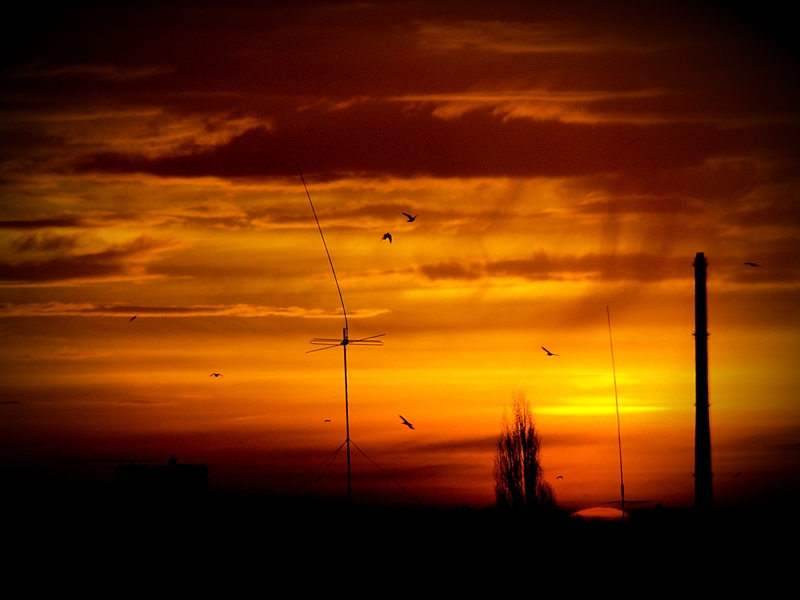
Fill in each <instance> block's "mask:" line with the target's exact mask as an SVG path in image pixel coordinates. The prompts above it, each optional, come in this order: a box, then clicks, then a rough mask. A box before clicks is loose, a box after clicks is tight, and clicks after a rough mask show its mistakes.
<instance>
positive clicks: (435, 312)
mask: <svg viewBox="0 0 800 600" xmlns="http://www.w3.org/2000/svg"><path fill="white" fill-rule="evenodd" d="M531 4H533V3H528V2H519V3H514V2H500V3H495V4H493V5H491V6H489V5H487V3H485V2H474V3H470V2H466V3H465V2H450V3H448V2H438V3H435V7H430V6H428V5H427V3H421V2H403V1H400V2H392V3H379V2H378V3H357V2H352V3H345V2H324V3H323V2H303V3H298V2H292V3H285V4H284V5H281V6H280V7H276V6H275V4H274V3H270V5H269V7H263V8H260V9H258V8H253V7H252V6H249V5H241V6H239V5H237V4H236V3H225V4H224V5H222V4H219V5H217V4H215V3H205V4H204V5H203V6H201V7H197V6H191V7H187V6H185V5H178V4H170V3H168V5H166V6H165V5H163V4H152V5H150V4H147V3H145V4H144V5H143V4H142V3H137V4H135V5H134V4H131V5H130V6H117V7H103V8H96V7H92V8H91V10H90V9H89V8H88V7H87V8H85V9H77V10H74V11H73V10H72V9H71V10H70V11H69V12H67V11H66V10H65V11H64V12H61V13H59V12H58V11H56V12H54V13H52V14H50V15H48V16H46V17H42V16H41V15H39V14H31V15H28V16H26V15H25V14H22V15H21V16H20V17H19V22H18V23H17V26H18V27H19V28H20V29H21V30H24V31H26V32H29V35H23V36H20V37H21V38H22V40H21V41H17V42H15V43H14V44H13V45H11V46H10V47H9V48H7V50H5V51H4V56H5V58H4V61H3V66H2V71H0V77H1V78H2V79H1V80H0V81H2V84H1V86H0V94H1V96H0V98H2V111H0V132H1V135H0V174H1V176H0V336H2V340H3V343H2V346H0V370H1V372H0V374H1V375H2V378H1V379H0V381H1V382H2V383H0V465H2V466H3V467H21V466H25V467H38V468H47V469H50V470H52V471H58V469H59V468H63V469H66V470H68V472H69V474H68V475H67V476H68V477H69V476H75V477H77V478H81V477H90V476H97V477H103V476H108V472H106V471H103V469H102V468H101V467H93V468H94V469H95V472H93V473H92V474H86V473H78V471H79V469H78V468H77V467H76V466H75V465H86V464H95V463H85V462H74V461H101V460H108V461H114V460H118V459H131V458H136V459H151V460H154V461H159V462H160V461H163V462H166V460H167V458H168V457H169V456H170V455H175V456H177V457H178V458H179V460H180V461H181V462H203V463H206V464H208V465H209V469H210V480H211V481H210V483H211V485H212V487H216V489H250V490H256V491H269V492H274V493H279V494H289V493H291V492H292V491H293V490H294V489H295V488H296V487H297V486H298V485H299V484H300V483H301V482H302V481H303V480H304V479H305V478H306V477H307V476H308V475H309V474H311V472H312V471H313V470H314V469H315V468H316V467H317V466H318V465H320V464H321V463H322V462H323V461H324V460H325V458H326V457H328V456H329V455H330V454H331V453H332V452H333V451H335V450H336V448H337V447H338V446H339V445H340V444H341V443H342V442H343V441H344V438H345V433H344V392H343V380H342V379H343V378H342V352H341V350H340V349H338V348H335V349H332V350H327V351H324V352H317V353H313V354H306V351H307V350H309V349H312V348H313V347H312V346H310V345H309V343H308V342H309V340H310V339H311V338H313V337H336V336H339V335H340V334H341V330H342V327H343V319H342V314H341V306H340V304H339V298H338V295H337V292H336V287H335V285H334V282H333V278H332V277H331V272H330V267H329V264H328V262H327V258H326V256H325V250H324V248H323V245H322V242H321V240H320V237H319V233H318V231H317V228H316V224H315V222H314V219H313V215H312V213H311V209H310V207H309V203H308V199H307V198H306V195H305V191H304V189H303V185H302V182H301V180H300V178H299V176H298V173H297V169H296V166H295V161H297V162H298V163H299V164H300V166H301V168H302V169H303V174H304V176H305V179H306V182H307V183H308V187H309V191H310V193H311V197H312V199H313V201H314V204H315V207H316V210H317V214H318V216H319V219H320V223H321V225H322V228H323V231H324V232H325V236H326V240H327V244H328V248H329V249H330V252H331V254H332V257H333V261H334V264H335V266H336V269H337V274H338V278H339V282H340V284H341V288H342V292H343V294H344V299H345V303H346V306H347V310H348V316H349V323H350V336H351V337H352V338H360V337H365V336H369V335H375V334H379V333H385V334H386V335H385V337H384V338H382V339H383V340H384V346H383V347H381V348H351V350H349V351H348V365H349V383H350V401H351V419H352V423H351V426H352V430H351V433H352V439H353V440H354V441H355V443H356V444H358V447H359V448H361V449H362V450H363V451H364V452H365V453H366V454H367V455H368V456H369V458H370V459H372V460H374V461H375V462H376V463H378V464H379V465H380V466H381V467H382V468H383V469H384V470H385V471H386V472H388V473H390V474H391V475H392V477H394V478H395V480H396V481H397V482H398V483H400V484H401V485H402V486H403V488H404V489H405V490H407V491H408V492H409V493H410V494H411V495H413V496H414V497H415V498H417V499H418V500H420V501H421V502H423V503H425V504H431V505H439V504H444V505H460V504H467V505H470V506H474V507H481V506H485V505H487V504H490V503H491V502H492V501H493V484H492V479H491V467H492V451H493V440H494V437H495V436H496V435H497V433H498V432H499V429H500V423H501V420H502V416H503V410H504V407H505V406H507V405H508V404H509V403H510V401H511V398H512V395H513V394H514V393H515V392H523V393H525V395H526V397H527V399H528V400H529V402H530V404H531V407H532V410H533V412H534V415H535V417H536V420H537V425H538V428H539V431H540V434H541V437H542V440H543V442H542V460H543V465H544V468H545V474H546V477H547V479H548V480H549V481H550V482H551V483H552V484H553V486H554V489H555V492H556V496H557V499H558V501H559V503H561V504H562V505H564V506H568V507H571V508H576V509H577V508H584V507H588V506H593V505H596V504H598V503H601V502H606V501H612V500H614V499H615V498H617V497H618V491H619V462H618V461H619V457H618V453H617V452H618V450H617V438H616V420H615V414H614V387H613V380H612V373H611V357H610V353H609V340H608V327H607V321H606V307H607V306H608V307H610V311H611V319H612V325H613V334H614V351H615V359H616V368H617V382H618V389H619V403H620V418H621V429H622V443H623V459H624V467H625V485H626V496H627V498H628V499H648V500H651V502H652V503H653V504H654V503H655V502H661V503H662V504H664V505H667V506H686V505H691V503H692V501H693V485H694V483H693V477H692V471H693V466H694V463H693V441H694V338H693V337H692V333H693V329H694V305H693V286H694V281H693V268H692V262H693V260H694V257H695V254H696V253H697V252H704V253H705V255H706V257H707V259H708V262H709V268H708V273H709V282H708V294H709V331H710V333H711V336H710V338H709V355H710V398H711V403H712V408H711V435H712V449H713V450H712V452H713V459H712V460H713V470H714V472H715V478H714V485H715V490H714V491H715V495H716V500H717V503H718V504H739V503H743V502H751V501H755V500H772V499H780V498H785V497H786V494H796V493H797V491H798V482H800V409H799V408H798V404H797V402H798V397H800V376H798V369H797V364H798V361H797V359H798V356H800V318H798V311H797V307H798V300H800V267H799V266H798V265H800V262H799V260H798V259H800V247H799V244H798V240H800V209H799V208H798V195H799V194H800V175H799V174H800V169H798V167H799V166H800V153H798V150H799V149H800V148H799V146H798V139H800V135H798V134H800V127H799V126H798V125H799V119H798V116H800V115H798V110H797V107H798V106H800V93H798V92H800V90H798V85H797V82H798V69H797V67H798V64H797V54H796V52H795V48H794V47H793V46H791V45H790V44H789V42H788V40H789V39H791V38H790V37H789V36H788V33H789V32H788V30H787V29H786V28H785V23H786V22H787V19H788V14H787V13H784V12H782V11H783V10H784V9H781V8H777V7H771V9H770V10H767V9H766V8H764V5H759V7H760V8H758V9H757V8H755V5H753V6H745V7H743V8H739V9H736V10H733V9H731V8H722V7H717V6H715V5H711V4H709V5H707V6H704V7H698V6H697V5H696V3H695V4H692V5H689V4H682V3H677V4H676V3H670V4H669V6H668V7H666V8H664V9H663V10H661V9H659V8H653V7H648V8H644V7H642V6H639V5H636V4H633V3H631V4H630V5H628V4H626V3H611V4H606V3H604V4H603V7H602V9H601V8H600V7H595V6H594V5H592V4H591V3H587V6H586V7H583V8H577V7H574V8H573V9H572V10H565V9H564V8H563V6H562V4H563V3H550V2H544V3H535V5H534V6H533V7H531V6H530V5H531ZM403 212H408V213H411V214H419V217H418V219H417V220H416V221H415V222H414V223H407V222H405V218H404V217H403V215H402V213H403ZM386 232H391V233H392V236H393V242H392V243H391V244H389V243H388V242H387V241H382V240H381V236H382V235H383V234H384V233H386ZM745 261H753V262H756V263H758V264H759V265H761V266H760V267H757V268H751V267H748V266H746V265H744V262H745ZM133 315H138V317H137V319H136V320H135V321H132V322H131V321H129V319H130V318H131V317H132V316H133ZM541 346H545V347H547V348H549V349H550V350H551V351H553V352H555V353H557V354H559V355H560V356H557V357H548V356H546V355H545V353H544V352H543V351H542V350H541V348H540V347H541ZM212 372H219V373H222V374H223V377H220V378H213V377H209V374H210V373H212ZM398 414H402V415H404V416H405V417H406V418H407V419H408V420H409V421H411V422H412V423H414V426H415V430H414V431H411V430H409V429H408V428H406V427H403V426H402V424H401V422H400V419H399V418H398ZM325 419H330V420H331V423H325V422H324V421H325ZM70 461H73V462H70ZM96 464H98V465H101V464H106V463H96ZM107 464H112V463H107ZM59 465H60V466H59ZM64 465H68V467H65V466H64ZM354 466H355V471H356V474H355V483H354V498H355V499H356V500H357V501H361V502H365V503H368V502H373V501H381V502H383V501H399V502H402V501H406V500H407V497H406V496H405V495H404V494H403V492H402V491H400V490H399V489H398V488H397V487H395V486H394V485H393V484H392V483H391V482H389V483H388V484H387V482H386V480H385V478H384V477H383V475H382V474H381V473H380V472H379V471H377V470H376V469H375V468H374V466H373V465H372V464H371V463H370V462H369V461H367V460H366V459H364V458H363V457H362V456H361V455H360V454H359V453H358V452H355V451H354ZM87 468H88V467H87ZM108 468H109V467H106V469H108ZM337 469H338V472H336V473H334V471H336V470H337ZM342 469H343V464H342V459H340V460H339V461H338V462H337V463H335V465H334V466H333V467H332V468H331V470H330V471H329V472H328V475H327V477H325V478H323V479H322V480H321V481H320V483H319V484H318V487H317V488H316V489H315V490H312V493H319V494H332V495H334V496H336V495H341V494H343V493H344V489H345V488H344V484H343V479H342V477H341V471H342ZM109 472H110V471H109ZM736 473H740V475H739V476H738V477H734V475H735V474H736ZM558 475H561V476H562V477H563V479H558V480H556V476H558Z"/></svg>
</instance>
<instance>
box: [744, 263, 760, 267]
mask: <svg viewBox="0 0 800 600" xmlns="http://www.w3.org/2000/svg"><path fill="white" fill-rule="evenodd" d="M744 264H746V265H747V266H748V267H760V266H761V265H757V264H756V263H751V262H746V263H744Z"/></svg>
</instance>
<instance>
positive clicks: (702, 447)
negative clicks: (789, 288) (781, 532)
mask: <svg viewBox="0 0 800 600" xmlns="http://www.w3.org/2000/svg"><path fill="white" fill-rule="evenodd" d="M693 266H694V348H695V350H694V362H695V423H694V507H695V509H697V510H700V511H707V510H710V509H711V508H713V506H714V494H713V490H712V486H711V477H712V473H711V425H710V421H709V403H708V302H707V299H706V267H707V266H708V262H707V261H706V258H705V256H704V255H703V253H702V252H698V253H697V255H696V256H695V258H694V263H693Z"/></svg>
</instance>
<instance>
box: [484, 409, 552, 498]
mask: <svg viewBox="0 0 800 600" xmlns="http://www.w3.org/2000/svg"><path fill="white" fill-rule="evenodd" d="M539 443H540V442H539V436H538V434H537V433H536V428H535V426H534V422H533V415H532V414H531V408H530V406H529V405H528V401H527V400H526V399H525V395H524V394H522V393H517V394H514V397H513V400H512V402H511V415H510V416H509V414H508V413H506V414H505V415H504V416H503V428H502V431H501V432H500V435H499V436H497V450H496V451H495V457H494V469H493V475H494V492H495V501H496V503H497V507H498V508H507V509H513V510H541V509H546V508H547V509H550V508H555V505H556V500H555V495H554V494H553V488H552V487H550V484H549V483H547V482H546V481H545V479H544V471H543V470H542V466H541V465H540V464H539Z"/></svg>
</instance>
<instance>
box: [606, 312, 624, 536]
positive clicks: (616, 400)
mask: <svg viewBox="0 0 800 600" xmlns="http://www.w3.org/2000/svg"><path fill="white" fill-rule="evenodd" d="M606 316H607V317H608V345H609V346H610V347H611V372H612V373H613V374H614V404H615V406H616V408H617V444H618V445H619V497H620V503H621V506H622V520H623V521H624V520H625V482H624V481H623V479H622V434H621V433H620V426H619V396H618V394H617V367H616V366H615V364H614V342H613V340H612V339H611V311H610V310H609V308H608V306H606Z"/></svg>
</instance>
